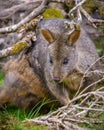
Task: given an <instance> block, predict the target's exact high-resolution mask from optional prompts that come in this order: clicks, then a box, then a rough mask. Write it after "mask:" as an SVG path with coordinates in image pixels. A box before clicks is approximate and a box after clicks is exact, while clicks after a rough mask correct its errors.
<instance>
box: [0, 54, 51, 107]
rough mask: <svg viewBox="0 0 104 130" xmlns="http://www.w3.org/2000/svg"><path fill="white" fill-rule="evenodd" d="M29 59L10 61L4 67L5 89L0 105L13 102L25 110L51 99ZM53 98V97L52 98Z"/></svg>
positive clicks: (2, 92) (1, 91)
mask: <svg viewBox="0 0 104 130" xmlns="http://www.w3.org/2000/svg"><path fill="white" fill-rule="evenodd" d="M27 59H28V57H27V56H25V55H23V56H22V58H21V59H19V60H18V59H15V60H10V61H9V62H8V63H7V64H6V65H5V67H4V70H5V73H6V76H5V83H4V87H3V88H1V90H0V105H3V104H5V103H8V102H11V103H13V104H15V105H17V106H19V107H22V108H24V109H27V108H29V107H30V106H31V105H32V106H33V105H35V104H36V103H38V102H39V101H40V100H42V99H47V98H49V91H48V89H46V87H45V86H44V84H43V83H42V80H41V79H40V77H39V76H38V75H37V74H35V73H34V71H33V69H32V68H31V67H30V66H29V63H28V60H27ZM50 97H51V96H50Z"/></svg>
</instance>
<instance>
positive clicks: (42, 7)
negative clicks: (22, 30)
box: [0, 0, 49, 33]
mask: <svg viewBox="0 0 104 130" xmlns="http://www.w3.org/2000/svg"><path fill="white" fill-rule="evenodd" d="M48 2H49V1H48V0H43V1H42V3H41V5H40V6H39V7H38V8H36V9H34V10H33V11H32V12H31V13H30V14H29V15H28V16H27V17H26V18H24V19H23V20H22V21H20V22H19V23H18V24H15V25H13V26H9V27H5V28H0V33H6V32H7V33H10V32H14V31H16V30H17V29H18V28H19V27H20V26H22V25H23V24H25V23H27V22H29V21H30V20H31V19H33V18H35V17H36V16H38V15H40V14H41V13H42V12H43V11H44V10H45V8H46V6H47V4H48Z"/></svg>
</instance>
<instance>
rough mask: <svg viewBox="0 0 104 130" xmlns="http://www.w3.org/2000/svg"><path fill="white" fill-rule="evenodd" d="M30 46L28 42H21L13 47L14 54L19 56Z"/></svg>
mask: <svg viewBox="0 0 104 130" xmlns="http://www.w3.org/2000/svg"><path fill="white" fill-rule="evenodd" d="M27 46H28V43H27V42H26V41H20V42H18V43H16V44H14V45H13V46H12V52H11V53H12V54H18V53H19V52H21V51H22V50H23V49H24V48H26V47H27Z"/></svg>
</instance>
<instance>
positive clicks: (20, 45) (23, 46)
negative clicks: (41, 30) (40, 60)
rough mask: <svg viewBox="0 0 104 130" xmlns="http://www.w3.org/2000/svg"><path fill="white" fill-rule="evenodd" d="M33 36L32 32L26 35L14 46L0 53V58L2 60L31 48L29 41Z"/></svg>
mask: <svg viewBox="0 0 104 130" xmlns="http://www.w3.org/2000/svg"><path fill="white" fill-rule="evenodd" d="M34 35H35V33H33V32H29V33H27V35H26V36H25V37H24V38H23V39H22V40H21V41H19V42H17V43H16V44H13V45H12V46H11V47H8V48H6V49H4V50H1V51H0V58H4V57H7V56H12V55H17V54H19V53H20V52H21V51H23V50H25V49H26V48H28V47H30V46H31V39H32V37H33V36H34Z"/></svg>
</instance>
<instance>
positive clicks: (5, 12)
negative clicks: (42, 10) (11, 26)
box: [0, 1, 41, 20]
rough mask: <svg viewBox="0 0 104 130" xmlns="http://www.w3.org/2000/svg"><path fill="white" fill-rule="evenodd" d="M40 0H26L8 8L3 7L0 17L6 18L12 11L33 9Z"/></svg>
mask: <svg viewBox="0 0 104 130" xmlns="http://www.w3.org/2000/svg"><path fill="white" fill-rule="evenodd" d="M40 3H41V2H40V1H38V2H37V1H34V2H26V3H23V4H19V5H15V6H13V7H11V8H9V9H3V10H1V12H0V19H1V20H3V19H6V18H10V16H12V15H13V14H14V13H17V12H18V11H19V12H23V11H28V10H33V9H34V8H37V7H38V6H39V5H40Z"/></svg>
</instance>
